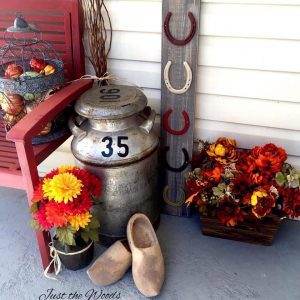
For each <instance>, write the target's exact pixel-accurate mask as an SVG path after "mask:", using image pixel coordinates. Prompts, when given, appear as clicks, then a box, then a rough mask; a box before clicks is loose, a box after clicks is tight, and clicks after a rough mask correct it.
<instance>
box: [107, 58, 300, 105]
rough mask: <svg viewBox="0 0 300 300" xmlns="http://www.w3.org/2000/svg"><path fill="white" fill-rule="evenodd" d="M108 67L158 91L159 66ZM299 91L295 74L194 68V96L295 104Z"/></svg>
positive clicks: (121, 63) (114, 63)
mask: <svg viewBox="0 0 300 300" xmlns="http://www.w3.org/2000/svg"><path fill="white" fill-rule="evenodd" d="M108 67H109V69H110V71H111V72H113V73H114V74H116V75H118V76H120V77H123V78H130V82H132V83H134V84H136V85H138V86H141V87H146V88H151V89H160V87H161V82H160V75H161V65H160V63H154V62H140V61H128V60H115V59H110V60H109V61H108ZM237 82H238V84H237ZM299 87H300V75H299V74H298V73H291V72H272V71H260V70H247V69H238V68H223V67H210V66H208V67H207V66H202V67H200V68H198V81H197V92H198V93H203V94H214V95H224V96H233V97H246V98H255V99H265V100H274V101H286V102H295V103H299V102H300V88H299Z"/></svg>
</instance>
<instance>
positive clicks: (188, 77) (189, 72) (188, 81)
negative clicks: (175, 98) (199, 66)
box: [164, 60, 193, 95]
mask: <svg viewBox="0 0 300 300" xmlns="http://www.w3.org/2000/svg"><path fill="white" fill-rule="evenodd" d="M171 64H172V62H171V61H170V60H169V61H168V62H167V64H166V66H165V69H164V80H165V84H166V87H167V88H168V90H169V91H170V92H171V93H173V94H177V95H181V94H184V93H186V92H187V91H188V89H189V88H190V86H191V84H192V80H193V73H192V70H191V68H190V66H189V64H188V63H187V62H186V61H185V62H183V65H184V67H185V70H186V82H185V85H184V87H183V88H182V89H178V90H177V89H174V88H173V86H172V85H171V83H170V79H169V70H170V67H171Z"/></svg>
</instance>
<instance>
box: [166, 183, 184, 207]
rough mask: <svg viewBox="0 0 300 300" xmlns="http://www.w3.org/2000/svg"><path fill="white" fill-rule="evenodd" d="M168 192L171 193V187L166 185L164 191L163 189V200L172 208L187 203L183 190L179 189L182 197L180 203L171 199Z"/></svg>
mask: <svg viewBox="0 0 300 300" xmlns="http://www.w3.org/2000/svg"><path fill="white" fill-rule="evenodd" d="M168 192H169V186H168V185H166V186H165V187H164V189H163V199H164V201H165V202H166V203H167V204H169V205H171V206H181V205H183V204H184V202H185V192H184V190H183V188H180V189H179V192H180V196H181V197H180V198H181V200H180V201H179V202H176V201H174V200H171V199H169V196H168Z"/></svg>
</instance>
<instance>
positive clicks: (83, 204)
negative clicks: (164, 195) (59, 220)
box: [65, 189, 92, 215]
mask: <svg viewBox="0 0 300 300" xmlns="http://www.w3.org/2000/svg"><path fill="white" fill-rule="evenodd" d="M65 206H66V207H68V213H72V214H73V215H77V214H81V213H84V212H87V211H88V210H89V209H90V208H91V207H92V197H91V195H90V193H89V192H88V191H87V190H86V189H83V190H82V192H81V194H80V196H79V197H77V198H76V199H74V201H72V202H71V201H69V202H68V203H66V204H65Z"/></svg>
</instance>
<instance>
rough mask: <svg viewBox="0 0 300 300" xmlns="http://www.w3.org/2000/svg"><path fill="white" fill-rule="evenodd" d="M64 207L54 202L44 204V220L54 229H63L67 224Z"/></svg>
mask: <svg viewBox="0 0 300 300" xmlns="http://www.w3.org/2000/svg"><path fill="white" fill-rule="evenodd" d="M65 207H66V206H65V205H61V204H60V203H57V202H55V201H50V202H48V203H47V204H46V220H47V222H49V223H51V224H53V226H55V227H64V226H66V225H67V223H68V218H67V216H68V215H67V213H66V211H65V209H64V208H65Z"/></svg>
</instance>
